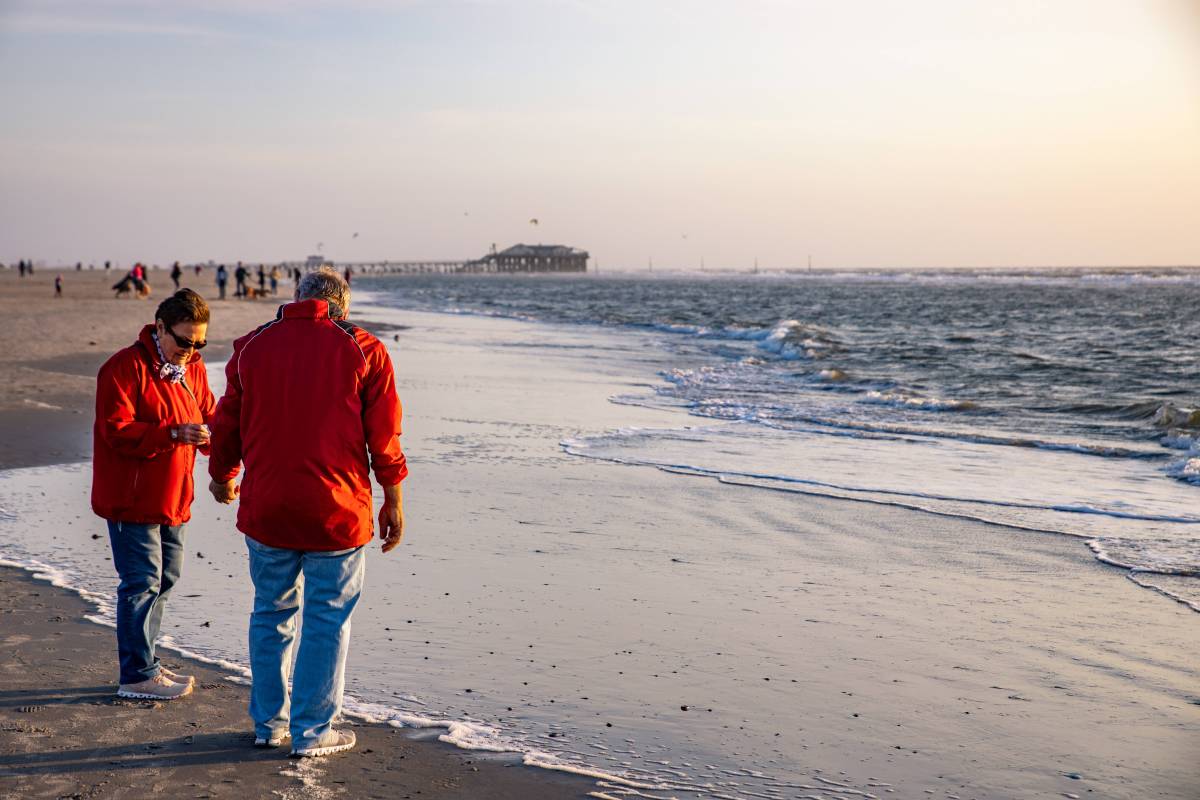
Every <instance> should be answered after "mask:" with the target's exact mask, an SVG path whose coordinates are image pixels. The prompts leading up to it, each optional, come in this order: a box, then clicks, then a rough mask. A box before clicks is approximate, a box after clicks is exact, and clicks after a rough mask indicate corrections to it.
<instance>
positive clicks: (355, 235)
mask: <svg viewBox="0 0 1200 800" xmlns="http://www.w3.org/2000/svg"><path fill="white" fill-rule="evenodd" d="M350 238H351V239H357V238H358V234H357V233H356V234H354V235H353V236H351V237H350Z"/></svg>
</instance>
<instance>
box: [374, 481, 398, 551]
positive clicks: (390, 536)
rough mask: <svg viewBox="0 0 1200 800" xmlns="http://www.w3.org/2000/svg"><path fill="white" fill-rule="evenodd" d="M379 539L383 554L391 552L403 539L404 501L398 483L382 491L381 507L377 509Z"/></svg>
mask: <svg viewBox="0 0 1200 800" xmlns="http://www.w3.org/2000/svg"><path fill="white" fill-rule="evenodd" d="M379 538H380V539H382V540H383V552H385V553H389V552H391V551H392V549H393V548H394V547H395V546H396V545H398V544H400V540H401V539H403V538H404V500H403V498H402V497H401V493H400V484H398V483H397V484H396V485H395V486H385V487H384V489H383V507H382V508H380V509H379Z"/></svg>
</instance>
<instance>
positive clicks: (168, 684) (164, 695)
mask: <svg viewBox="0 0 1200 800" xmlns="http://www.w3.org/2000/svg"><path fill="white" fill-rule="evenodd" d="M191 693H192V685H191V684H190V683H176V682H175V681H173V680H171V679H170V678H168V677H166V676H165V675H163V674H161V673H159V674H158V675H155V676H154V677H153V678H151V679H150V680H148V681H142V682H141V683H123V684H121V685H120V686H119V687H117V697H132V698H135V699H138V700H178V699H179V698H180V697H187V696H188V695H189V694H191Z"/></svg>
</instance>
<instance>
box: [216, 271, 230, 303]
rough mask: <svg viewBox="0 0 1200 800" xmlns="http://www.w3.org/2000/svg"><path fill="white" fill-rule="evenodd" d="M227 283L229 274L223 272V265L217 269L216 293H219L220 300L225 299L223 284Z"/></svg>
mask: <svg viewBox="0 0 1200 800" xmlns="http://www.w3.org/2000/svg"><path fill="white" fill-rule="evenodd" d="M228 282H229V273H228V272H226V271H225V265H224V264H222V265H221V266H219V267H217V291H218V292H219V293H220V296H221V297H220V299H222V300H224V299H225V284H226V283H228Z"/></svg>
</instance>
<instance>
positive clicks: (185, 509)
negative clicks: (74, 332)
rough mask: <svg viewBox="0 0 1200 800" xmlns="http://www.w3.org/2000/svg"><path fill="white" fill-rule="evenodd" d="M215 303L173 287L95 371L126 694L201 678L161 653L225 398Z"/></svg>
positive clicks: (103, 495) (178, 692)
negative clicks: (211, 333)
mask: <svg viewBox="0 0 1200 800" xmlns="http://www.w3.org/2000/svg"><path fill="white" fill-rule="evenodd" d="M208 318H209V311H208V305H207V304H206V303H205V302H204V299H203V298H201V297H200V295H198V294H196V293H195V292H193V291H192V290H191V289H183V290H182V291H179V292H176V293H175V294H173V295H172V296H170V297H168V298H167V299H166V300H164V301H163V302H162V303H161V304H159V306H158V309H157V310H156V311H155V312H154V322H153V324H151V325H146V326H145V327H143V328H142V330H141V333H140V334H138V338H137V341H136V342H134V343H133V344H131V345H130V346H129V347H126V348H125V349H124V350H120V351H118V352H117V354H116V355H114V356H113V357H112V358H110V359H109V360H108V361H106V362H105V363H104V366H102V367H101V368H100V374H99V375H98V376H97V377H96V422H95V426H94V429H93V439H94V448H93V456H92V510H93V511H95V512H96V514H97V515H98V516H100V517H102V518H104V519H105V520H107V521H108V537H109V543H110V544H111V545H112V554H113V563H114V565H115V566H116V569H117V574H118V575H120V577H121V583H120V585H119V586H118V587H117V651H118V653H119V654H120V660H121V676H120V685H119V687H118V689H117V694H118V695H120V696H121V697H141V698H148V699H152V700H174V699H175V698H178V697H183V696H184V695H187V694H190V693H191V691H192V684H193V679H192V678H191V676H188V675H177V674H175V673H173V672H171V671H170V670H168V669H167V668H166V667H164V666H162V664H160V663H159V660H158V657H157V655H156V654H155V647H154V642H155V639H157V638H158V632H159V628H160V626H161V623H162V617H163V611H164V609H165V608H166V603H167V597H168V596H169V595H170V593H171V589H172V588H173V587H174V586H175V583H176V582H177V581H178V580H179V574H180V571H181V570H182V568H183V548H184V545H183V532H184V525H185V523H187V521H188V520H189V519H191V516H192V511H191V509H192V499H193V495H194V492H193V485H192V469H193V467H194V466H195V463H196V450H197V448H199V449H202V450H204V449H207V446H208V428H207V426H206V423H207V422H208V421H209V418H210V417H211V416H212V413H213V408H214V406H215V405H216V402H215V400H214V398H213V395H212V392H211V391H210V390H209V388H208V373H207V372H206V371H205V369H204V363H203V361H201V359H200V353H199V350H200V349H201V348H203V347H204V345H205V344H206V339H205V337H206V334H207V333H208Z"/></svg>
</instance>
